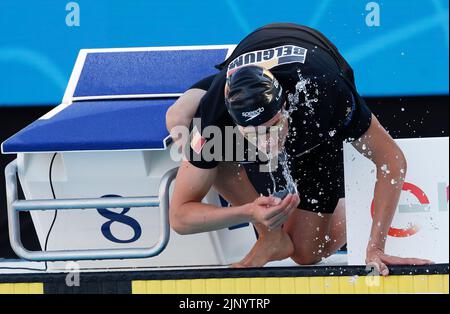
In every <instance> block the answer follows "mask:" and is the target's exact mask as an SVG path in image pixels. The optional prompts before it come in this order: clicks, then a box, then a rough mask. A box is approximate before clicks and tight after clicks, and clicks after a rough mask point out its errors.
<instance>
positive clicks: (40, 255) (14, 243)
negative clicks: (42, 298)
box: [5, 160, 178, 261]
mask: <svg viewBox="0 0 450 314" xmlns="http://www.w3.org/2000/svg"><path fill="white" fill-rule="evenodd" d="M177 172H178V168H173V169H171V170H169V171H167V172H166V173H165V174H164V175H163V176H162V178H161V180H160V184H159V193H158V194H159V195H158V196H152V197H108V198H86V199H57V200H52V199H50V200H18V186H17V161H16V160H13V161H12V162H10V163H9V164H8V166H7V167H6V168H5V179H6V198H7V211H8V227H9V239H10V243H11V247H12V249H13V250H14V252H15V253H16V254H17V256H19V257H20V258H23V259H26V260H30V261H76V260H101V259H132V258H148V257H153V256H156V255H158V254H160V253H161V252H162V251H163V250H164V249H165V247H166V246H167V244H168V242H169V236H170V225H169V188H170V185H171V183H172V181H173V180H174V179H175V177H176V174H177ZM158 206H159V213H160V232H159V239H158V242H157V243H156V244H155V245H153V246H151V247H149V248H128V249H127V248H123V249H122V248H121V249H87V250H59V251H29V250H27V249H26V248H25V247H24V246H23V244H22V241H21V239H20V221H19V212H21V211H34V210H56V209H57V210H73V209H92V208H125V207H158Z"/></svg>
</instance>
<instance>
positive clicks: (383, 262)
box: [366, 249, 434, 276]
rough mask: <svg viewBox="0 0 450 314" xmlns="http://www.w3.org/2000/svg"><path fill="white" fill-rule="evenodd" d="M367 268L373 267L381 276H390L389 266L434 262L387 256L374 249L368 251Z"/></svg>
mask: <svg viewBox="0 0 450 314" xmlns="http://www.w3.org/2000/svg"><path fill="white" fill-rule="evenodd" d="M366 264H367V266H373V267H374V268H375V269H376V270H377V271H378V273H379V274H380V275H382V276H387V275H389V268H388V267H387V265H430V264H434V262H432V261H430V260H426V259H420V258H403V257H397V256H392V255H387V254H385V253H384V252H383V251H382V250H380V249H372V250H368V251H367V255H366Z"/></svg>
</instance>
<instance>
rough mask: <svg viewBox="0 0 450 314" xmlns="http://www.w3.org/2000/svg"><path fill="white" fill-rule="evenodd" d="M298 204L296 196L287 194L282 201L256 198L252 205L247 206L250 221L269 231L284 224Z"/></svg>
mask: <svg viewBox="0 0 450 314" xmlns="http://www.w3.org/2000/svg"><path fill="white" fill-rule="evenodd" d="M299 203H300V197H299V196H298V194H289V195H287V196H286V197H285V198H284V199H280V198H277V197H273V196H261V197H258V198H257V199H256V200H255V201H254V202H253V203H250V204H248V205H249V209H250V221H251V222H252V223H253V224H262V225H264V226H266V227H267V228H268V229H269V230H272V229H275V228H278V227H280V226H281V225H282V224H283V223H285V222H286V220H287V219H288V218H289V215H290V214H291V213H292V211H293V210H294V209H295V208H297V206H298V204H299Z"/></svg>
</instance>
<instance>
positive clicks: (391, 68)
mask: <svg viewBox="0 0 450 314" xmlns="http://www.w3.org/2000/svg"><path fill="white" fill-rule="evenodd" d="M68 2H69V1H65V0H39V1H15V0H0V105H42V104H44V105H46V104H48V105H54V104H57V103H59V102H60V101H61V99H62V96H63V94H64V89H65V86H66V84H67V81H68V79H69V76H70V73H71V70H72V67H73V65H74V62H75V59H76V56H77V53H78V50H79V49H81V48H109V47H138V46H164V45H203V44H233V43H238V42H239V40H240V39H242V38H243V37H244V36H245V35H246V34H248V33H249V32H251V31H252V30H254V29H255V28H257V27H259V26H262V25H264V24H267V23H271V22H281V21H286V22H295V23H299V24H305V25H309V26H312V27H315V28H318V29H319V30H320V31H322V32H323V33H324V34H325V35H327V36H328V37H329V38H330V39H331V40H332V41H333V42H334V43H335V44H336V45H337V46H338V48H339V49H340V51H341V53H342V54H343V55H344V57H346V58H347V60H348V61H349V62H350V64H351V65H352V66H353V68H354V70H355V74H356V79H357V84H358V87H359V90H360V92H361V94H362V95H363V96H391V95H396V96H406V95H442V94H444V95H447V94H448V84H449V81H448V75H449V73H448V54H449V53H448V51H449V41H448V1H446V0H414V1H411V0H385V1H377V3H379V4H380V6H381V25H380V26H379V27H368V26H367V25H366V23H365V18H366V15H367V14H368V11H366V10H365V6H366V4H367V3H368V2H369V1H361V0H318V1H310V0H308V1H306V0H305V1H304V0H283V1H262V0H260V1H256V0H239V1H238V0H217V1H212V0H178V1H177V0H164V1H153V0H149V1H144V0H128V1H125V0H78V1H76V2H77V3H78V4H79V6H80V23H81V25H80V26H79V27H68V26H67V25H66V23H65V19H66V15H67V14H68V12H67V11H66V4H67V3H68Z"/></svg>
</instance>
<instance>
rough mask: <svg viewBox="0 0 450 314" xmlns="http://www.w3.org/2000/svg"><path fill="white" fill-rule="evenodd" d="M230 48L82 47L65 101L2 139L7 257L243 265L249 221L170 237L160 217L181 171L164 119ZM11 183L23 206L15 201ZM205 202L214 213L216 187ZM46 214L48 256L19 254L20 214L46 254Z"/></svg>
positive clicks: (250, 240) (91, 264)
mask: <svg viewBox="0 0 450 314" xmlns="http://www.w3.org/2000/svg"><path fill="white" fill-rule="evenodd" d="M233 49H234V46H187V47H164V48H127V49H85V50H81V51H80V53H79V55H78V58H77V61H76V64H75V67H74V69H73V72H72V75H71V77H70V81H69V83H68V86H67V89H66V92H65V94H64V98H63V101H62V104H61V105H59V106H57V107H55V108H54V109H53V110H51V111H50V112H48V113H47V114H45V115H44V116H42V117H41V118H40V119H38V120H37V121H35V122H33V123H32V124H30V125H29V126H27V127H26V128H24V129H23V130H21V131H20V132H18V133H17V134H15V135H14V136H12V137H11V138H9V139H8V140H6V141H5V142H4V143H2V153H4V154H17V159H16V160H14V161H13V162H12V163H11V164H9V165H8V167H7V168H6V171H5V174H6V180H7V199H8V220H9V228H10V230H9V232H10V242H11V245H12V248H13V249H14V251H15V252H16V254H17V255H18V256H19V257H21V258H23V259H26V260H30V261H67V260H78V261H83V262H80V263H79V265H80V268H81V269H88V268H89V269H96V268H102V269H105V268H116V267H120V268H127V267H132V268H136V267H146V268H147V267H179V266H192V265H210V266H211V265H227V264H230V263H232V262H235V261H238V260H240V259H241V258H242V257H244V256H245V254H246V253H247V252H248V251H249V250H250V248H251V246H252V245H253V244H254V242H255V241H256V236H255V233H254V230H253V227H252V226H251V225H249V224H245V225H242V226H234V227H230V228H228V229H224V230H218V231H214V232H208V233H201V234H194V235H184V236H179V235H178V234H176V233H175V232H174V231H173V230H171V229H170V226H169V220H168V208H169V196H170V193H171V183H172V181H173V180H174V178H175V176H176V172H177V167H178V163H177V162H175V161H173V160H172V159H171V156H170V149H169V148H170V138H169V134H168V132H167V130H166V128H165V114H166V111H167V109H168V108H169V106H170V105H172V104H173V103H174V102H175V101H176V99H177V98H178V97H179V96H180V95H181V94H182V93H183V92H184V91H185V90H186V89H188V88H189V87H190V86H191V85H192V84H193V83H195V82H196V81H198V80H200V79H202V78H204V77H206V76H208V75H211V74H213V73H215V71H217V70H215V68H214V65H215V64H218V63H221V62H222V61H223V60H224V59H225V58H226V57H227V56H228V55H230V53H231V52H232V50H233ZM17 177H18V179H19V182H20V186H21V188H22V190H23V192H24V196H25V199H26V200H18V198H17V195H18V184H17ZM204 201H205V202H209V203H212V204H217V205H220V199H219V195H218V194H217V193H216V192H215V191H213V190H212V191H210V192H209V193H208V195H207V196H206V197H205V199H204ZM155 208H156V209H155ZM55 209H58V215H57V218H56V222H55V224H54V226H53V229H52V231H51V234H50V236H49V239H48V246H47V251H33V252H31V251H28V250H27V249H25V248H24V247H23V245H22V243H21V240H20V232H19V231H20V222H19V219H18V213H19V211H30V212H31V216H32V219H33V222H34V225H35V228H36V231H37V234H38V238H39V242H40V244H41V247H42V248H44V246H45V242H46V236H47V234H48V232H49V229H50V226H51V223H52V220H53V217H54V211H53V210H55ZM80 209H85V210H80ZM169 238H170V241H169ZM236 239H239V241H236ZM150 257H151V258H150ZM193 257H195V258H193ZM100 259H102V260H103V259H108V260H109V261H102V262H99V261H96V260H100ZM64 265H65V263H58V262H56V263H52V264H51V266H50V267H53V268H54V269H61V268H62V269H64Z"/></svg>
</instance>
